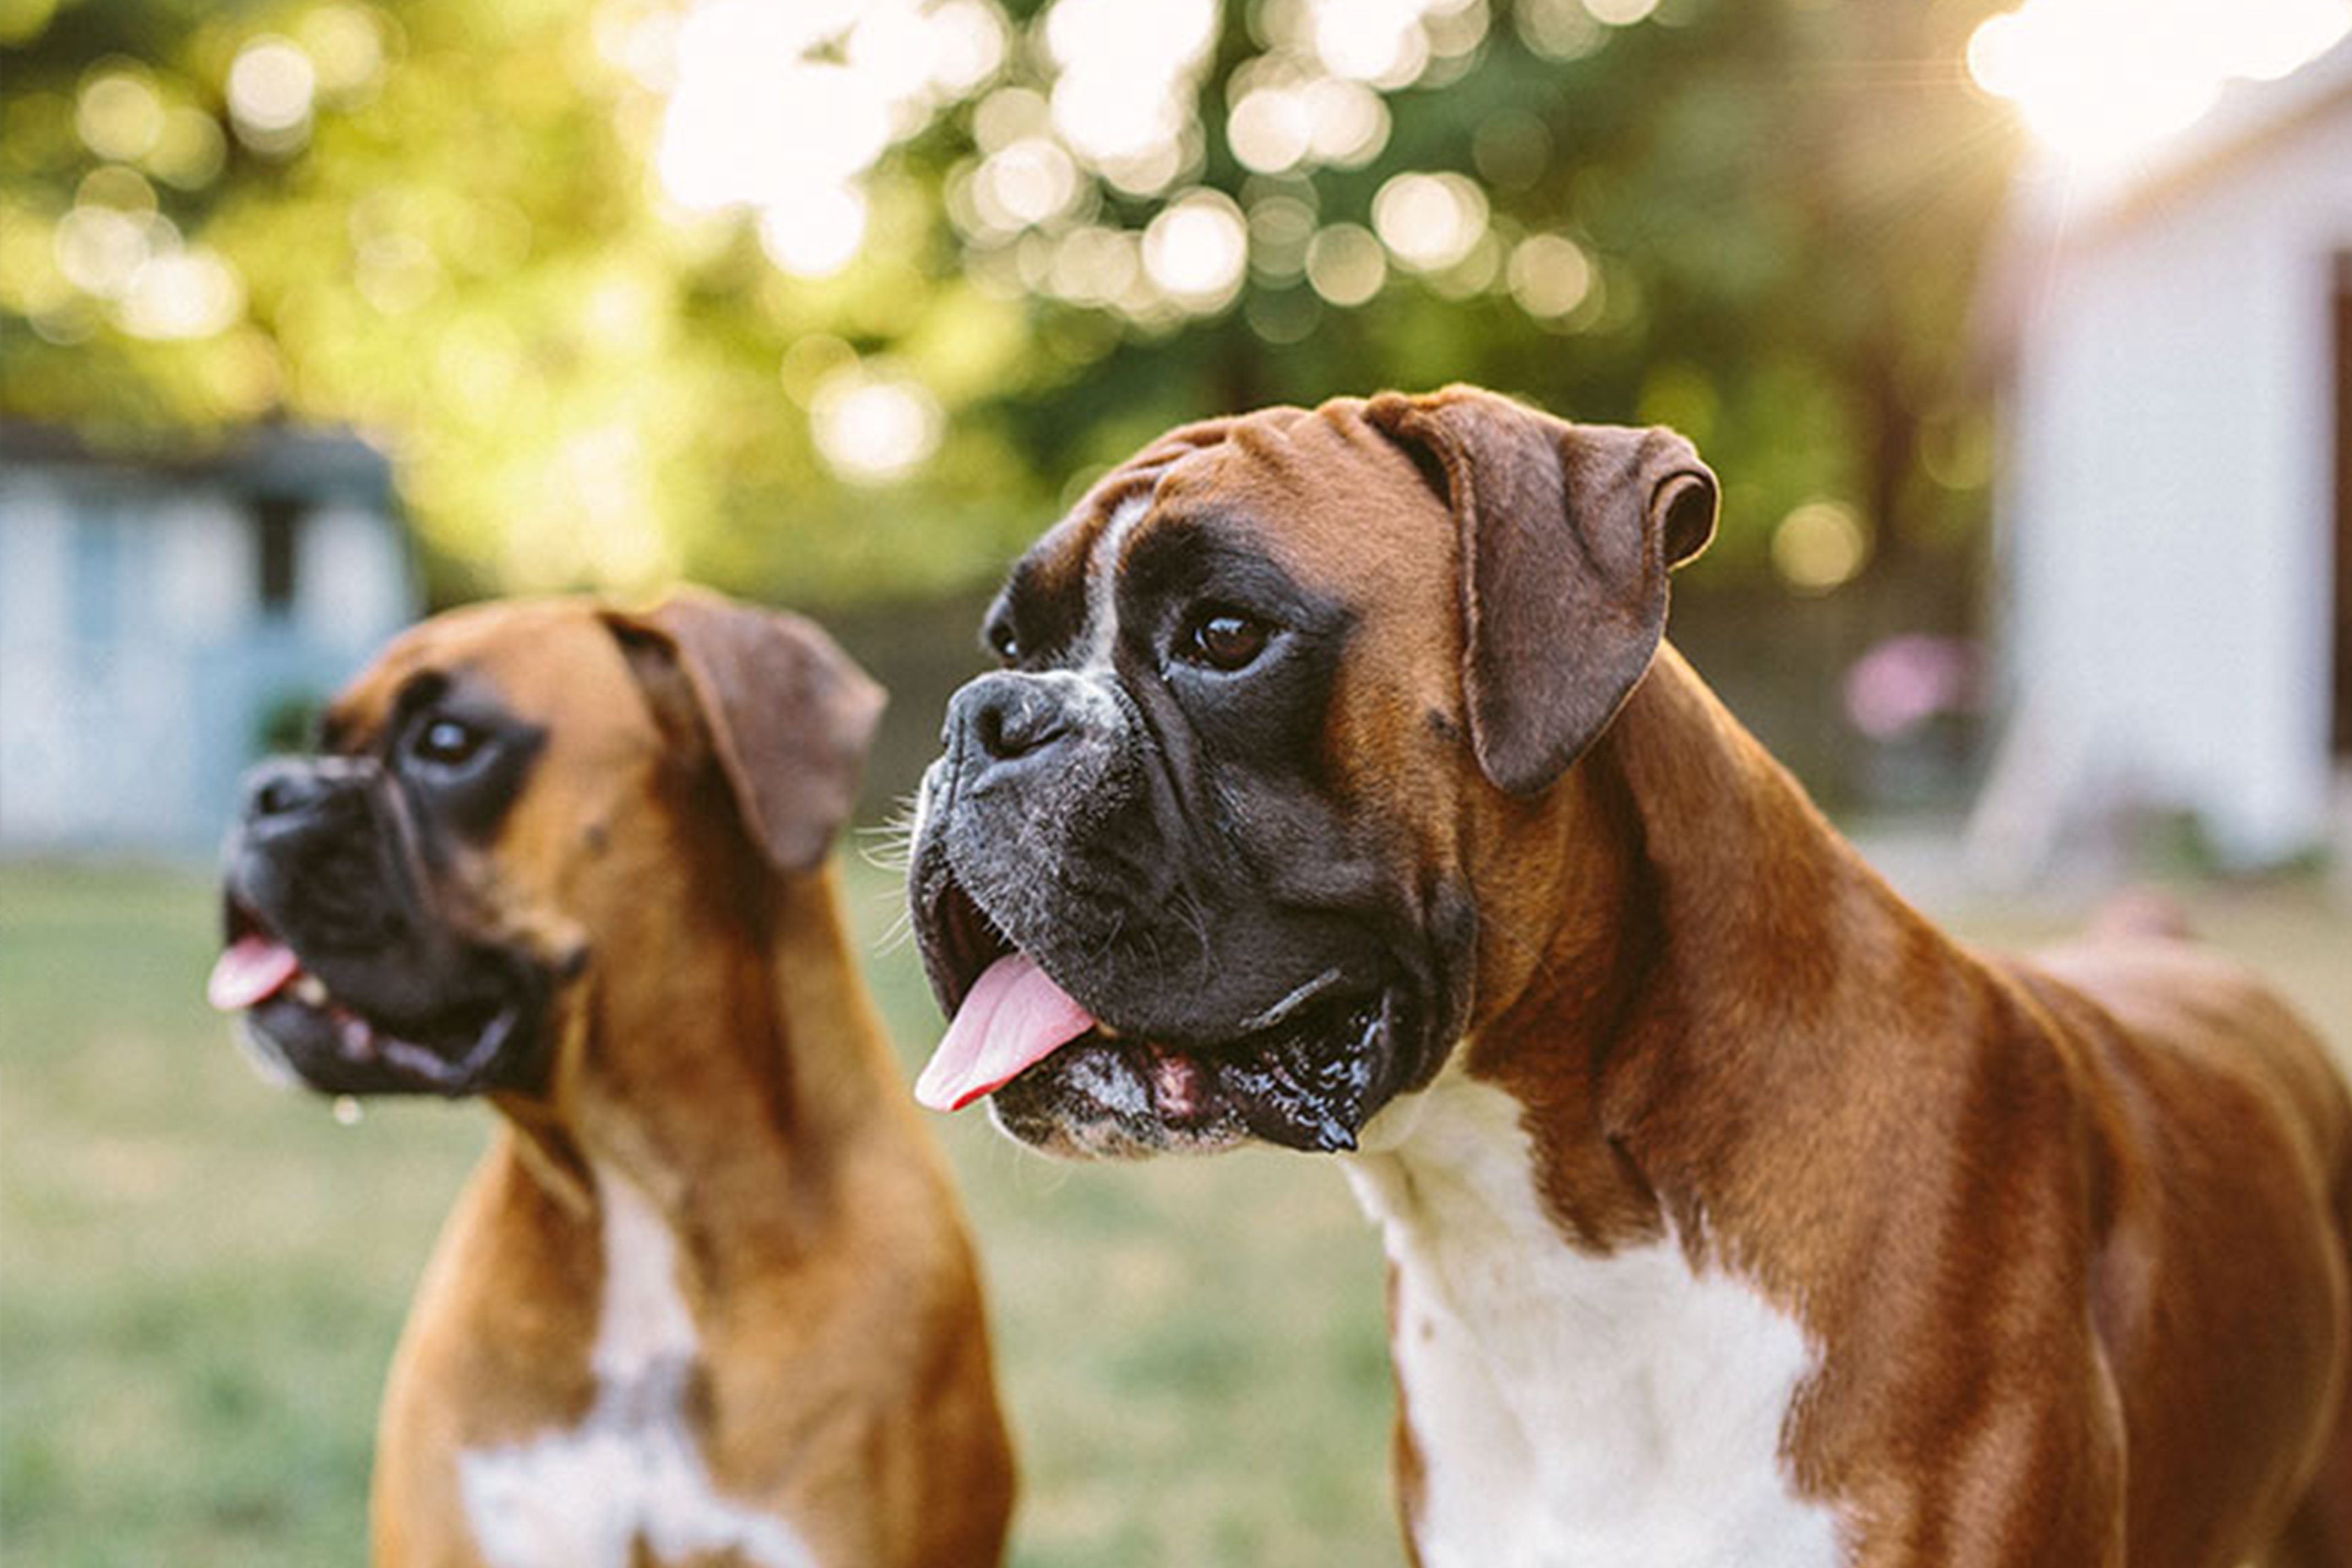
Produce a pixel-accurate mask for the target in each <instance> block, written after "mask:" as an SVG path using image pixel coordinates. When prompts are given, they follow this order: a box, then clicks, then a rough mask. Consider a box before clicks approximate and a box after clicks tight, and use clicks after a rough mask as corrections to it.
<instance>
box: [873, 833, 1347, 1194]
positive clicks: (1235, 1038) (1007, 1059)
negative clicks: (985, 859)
mask: <svg viewBox="0 0 2352 1568" xmlns="http://www.w3.org/2000/svg"><path fill="white" fill-rule="evenodd" d="M930 920H931V929H932V931H933V933H934V934H935V936H936V939H937V942H938V944H939V947H940V955H941V957H942V959H943V961H944V962H945V963H946V965H947V966H948V968H949V972H950V973H951V974H952V975H953V976H954V977H955V988H956V989H957V990H958V991H960V993H961V994H960V995H959V996H957V997H956V998H954V1017H953V1019H952V1020H951V1021H950V1024H949V1026H948V1032H947V1035H946V1037H944V1038H943V1039H942V1040H941V1041H940V1045H939V1047H938V1049H937V1050H935V1051H934V1052H933V1053H932V1056H931V1059H930V1062H929V1065H928V1066H927V1067H925V1068H924V1069H923V1072H922V1076H921V1077H920V1078H919V1079H918V1080H917V1082H916V1086H915V1096H916V1098H917V1099H918V1100H920V1101H921V1102H922V1103H923V1104H924V1105H926V1106H929V1108H931V1109H932V1110H959V1109H961V1108H962V1107H964V1106H966V1105H969V1104H971V1102H972V1101H973V1100H979V1099H982V1097H984V1096H988V1095H992V1094H995V1093H996V1092H997V1091H999V1090H1000V1089H1009V1090H1011V1091H1013V1095H1014V1096H1015V1097H1018V1096H1019V1095H1020V1094H1021V1092H1022V1091H1023V1090H1024V1088H1028V1087H1031V1086H1034V1085H1035V1083H1036V1080H1038V1079H1041V1078H1043V1077H1045V1076H1046V1075H1053V1076H1054V1077H1055V1079H1057V1080H1058V1081H1057V1082H1056V1084H1055V1089H1056V1091H1057V1092H1058V1093H1059V1094H1060V1095H1061V1096H1062V1097H1064V1098H1065V1099H1067V1098H1069V1097H1071V1096H1074V1095H1075V1096H1080V1097H1083V1098H1084V1099H1086V1100H1089V1101H1092V1102H1094V1103H1093V1109H1095V1110H1098V1111H1099V1112H1100V1113H1101V1114H1103V1115H1104V1116H1107V1117H1109V1118H1113V1119H1116V1120H1118V1121H1120V1122H1123V1123H1126V1124H1128V1125H1129V1127H1130V1128H1131V1129H1132V1128H1135V1127H1138V1126H1140V1125H1143V1124H1147V1123H1153V1124H1157V1127H1158V1128H1160V1129H1165V1130H1167V1131H1172V1132H1175V1133H1179V1134H1181V1135H1184V1136H1185V1137H1186V1138H1187V1140H1188V1141H1190V1142H1203V1143H1216V1142H1230V1141H1234V1140H1236V1139H1238V1138H1240V1137H1242V1136H1244V1135H1250V1136H1255V1137H1258V1138H1262V1139H1265V1140H1266V1141H1267V1142H1275V1143H1281V1144H1286V1145H1288V1146H1289V1147H1292V1148H1297V1149H1307V1150H1314V1151H1324V1152H1328V1151H1336V1150H1346V1149H1352V1148H1354V1147H1355V1146H1356V1131H1357V1130H1358V1129H1359V1128H1360V1126H1361V1125H1362V1123H1363V1120H1364V1118H1365V1116H1366V1115H1368V1114H1369V1112H1370V1109H1371V1107H1370V1104H1369V1098H1370V1092H1371V1088H1372V1083H1371V1080H1372V1078H1373V1068H1374V1064H1375V1063H1376V1062H1377V1061H1379V1060H1380V1059H1381V1055H1382V1053H1381V1052H1380V1051H1378V1050H1377V1049H1376V1048H1375V1047H1376V1045H1377V1043H1378V1037H1379V1036H1380V1034H1381V1031H1383V1030H1386V1029H1388V1028H1390V1027H1391V1025H1392V1023H1393V1019H1392V1016H1391V1014H1392V1010H1393V1006H1394V1002H1393V998H1392V997H1391V996H1389V995H1385V994H1370V995H1367V994H1363V993H1361V992H1360V991H1358V992H1353V993H1350V992H1349V991H1348V990H1347V989H1346V987H1345V986H1344V984H1343V983H1342V982H1341V979H1340V975H1339V972H1338V971H1337V970H1331V971H1327V972H1325V973H1319V974H1317V975H1315V976H1312V977H1310V978H1308V979H1307V980H1306V981H1304V982H1303V983H1302V984H1299V985H1298V986H1297V988H1296V989H1294V990H1293V991H1291V992H1290V993H1289V994H1287V995H1286V996H1284V997H1282V998H1281V999H1279V1000H1278V1001H1276V1002H1275V1003H1274V1004H1273V1005H1269V1006H1267V1007H1265V1008H1263V1009H1261V1010H1260V1011H1259V1012H1257V1013H1256V1014H1254V1015H1253V1016H1249V1017H1247V1018H1243V1019H1239V1020H1236V1022H1235V1024H1234V1026H1233V1028H1232V1030H1231V1031H1230V1033H1229V1034H1227V1035H1226V1036H1224V1037H1222V1038H1218V1039H1213V1040H1211V1039H1192V1038H1186V1039H1169V1038H1162V1037H1160V1036H1159V1035H1158V1034H1157V1033H1156V1032H1155V1031H1152V1030H1150V1028H1148V1027H1144V1028H1129V1029H1120V1028H1115V1027H1113V1026H1111V1025H1109V1024H1108V1023H1106V1022H1104V1021H1103V1020H1101V1019H1099V1018H1097V1016H1095V1013H1094V1011H1093V1010H1092V1009H1090V1008H1089V1007H1088V1006H1087V1005H1085V1004H1084V1003H1082V1002H1080V1001H1079V1000H1078V999H1077V998H1076V997H1075V996H1073V995H1072V994H1070V993H1069V992H1068V991H1066V990H1065V989H1064V988H1063V986H1062V985H1061V984H1060V983H1059V982H1057V981H1056V980H1055V979H1054V978H1053V977H1052V976H1051V975H1049V974H1047V973H1045V969H1044V968H1043V967H1041V966H1040V965H1039V964H1038V963H1037V962H1036V961H1035V960H1034V958H1032V957H1031V956H1030V955H1029V954H1027V953H1025V952H1022V951H1020V950H1019V949H1018V948H1017V947H1015V946H1014V945H1013V942H1012V941H1011V940H1010V939H1009V938H1008V937H1006V936H1005V935H1004V933H1003V931H1002V930H1000V929H999V928H998V927H997V925H996V923H995V922H994V921H992V920H991V919H990V918H989V917H988V916H987V915H986V914H985V913H984V912H983V911H982V910H981V909H980V908H979V906H978V905H977V904H976V903H974V902H973V901H972V900H971V897H970V895H968V894H967V893H965V892H964V891H963V889H961V887H959V886H958V885H957V884H956V883H955V882H954V880H953V879H951V878H950V879H944V880H943V883H942V885H941V887H940V890H939V892H938V895H937V897H936V899H935V900H934V902H933V904H932V907H931V910H930Z"/></svg>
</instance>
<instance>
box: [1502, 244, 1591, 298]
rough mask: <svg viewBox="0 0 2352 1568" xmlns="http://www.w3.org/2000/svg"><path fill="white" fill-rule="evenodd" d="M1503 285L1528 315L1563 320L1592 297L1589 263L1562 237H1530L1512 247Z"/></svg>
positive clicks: (1582, 254) (1581, 252)
mask: <svg viewBox="0 0 2352 1568" xmlns="http://www.w3.org/2000/svg"><path fill="white" fill-rule="evenodd" d="M1506 281H1507V283H1508V285H1509V287H1510V290H1511V298H1512V299H1514V300H1517V301H1518V302H1519V309H1520V310H1525V311H1526V312H1527V313H1528V315H1530V316H1538V317H1546V318H1553V317H1559V316H1565V315H1567V314H1568V313H1569V312H1570V311H1571V310H1575V309H1576V308H1577V307H1578V306H1579V305H1581V304H1583V303H1584V301H1585V300H1587V299H1588V298H1590V297H1591V293H1592V263H1591V260H1590V259H1588V258H1586V256H1585V254H1584V249H1583V247H1581V246H1580V245H1578V244H1577V243H1576V241H1574V240H1572V239H1570V238H1568V237H1566V236H1564V235H1558V234H1537V235H1529V236H1528V237H1527V238H1525V239H1523V240H1521V241H1519V243H1518V244H1517V246H1515V247H1512V250H1511V261H1510V268H1509V270H1508V272H1507V275H1506Z"/></svg>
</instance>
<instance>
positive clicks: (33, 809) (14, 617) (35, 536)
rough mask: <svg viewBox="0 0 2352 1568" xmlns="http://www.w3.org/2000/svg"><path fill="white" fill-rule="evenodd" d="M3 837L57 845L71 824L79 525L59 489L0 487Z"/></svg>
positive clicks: (21, 481)
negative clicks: (72, 629) (73, 608)
mask: <svg viewBox="0 0 2352 1568" xmlns="http://www.w3.org/2000/svg"><path fill="white" fill-rule="evenodd" d="M0 520H5V527H0V837H40V838H46V837H54V836H55V835H56V834H57V833H58V831H59V830H60V829H61V827H62V826H64V825H66V824H68V823H69V822H70V821H71V820H72V814H73V809H74V799H75V794H76V784H77V782H78V773H77V770H76V768H75V765H74V756H73V736H72V724H71V713H70V711H69V709H68V690H69V682H70V676H71V671H70V668H69V667H68V664H67V663H66V617H67V616H68V606H67V589H68V584H69V582H70V580H71V579H70V575H69V574H70V572H71V565H72V562H71V556H70V554H69V549H70V544H71V540H70V537H69V529H70V527H71V523H72V519H71V516H70V514H69V513H68V510H67V506H66V500H65V498H64V497H63V496H62V495H60V494H59V493H58V490H57V489H56V487H54V486H52V485H48V484H46V483H44V482H42V481H40V480H39V479H31V478H17V479H10V480H7V481H5V482H0Z"/></svg>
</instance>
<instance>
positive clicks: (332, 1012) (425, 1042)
mask: <svg viewBox="0 0 2352 1568" xmlns="http://www.w3.org/2000/svg"><path fill="white" fill-rule="evenodd" d="M228 923H229V928H230V935H231V939H232V940H235V938H236V936H237V935H239V934H241V932H242V931H246V930H248V929H250V928H251V927H252V925H253V924H254V923H255V917H253V916H252V915H251V913H250V911H247V910H241V909H239V908H237V907H236V906H235V905H234V904H233V905H232V906H231V908H230V910H229V920H228ZM493 968H494V972H495V973H496V975H497V981H496V984H493V985H490V986H488V987H480V988H477V989H476V990H475V992H474V994H469V995H467V996H466V997H464V998H463V999H459V1000H453V1001H452V1002H451V1004H450V1005H447V1006H446V1007H445V1008H441V1009H439V1010H436V1011H435V1012H432V1013H430V1014H428V1015H426V1016H420V1017H415V1018H400V1019H393V1018H390V1017H388V1016H384V1015H383V1014H382V1013H380V1012H378V1011H375V1010H373V1009H372V1008H370V1007H369V1006H368V1005H366V1004H365V1003H364V1002H362V1001H361V1000H360V999H358V998H356V997H354V996H351V995H348V994H337V993H334V992H331V991H330V990H329V989H328V988H327V986H326V984H325V983H324V982H323V981H321V980H320V978H319V977H318V976H317V975H316V974H315V973H311V972H310V970H309V969H308V968H307V967H305V968H303V969H302V970H300V971H299V972H298V973H296V974H295V976H294V977H293V978H292V979H291V980H289V982H288V983H286V984H284V985H282V986H281V987H280V988H278V990H277V991H276V992H274V993H273V994H270V995H268V996H266V997H264V998H262V999H260V1000H258V1001H257V1002H255V1003H254V1004H253V1005H250V1006H248V1007H246V1008H245V1009H243V1010H242V1011H241V1012H240V1013H239V1014H238V1015H237V1016H238V1033H239V1037H240V1038H241V1040H242V1041H243V1043H244V1045H245V1047H246V1048H247V1054H248V1055H249V1056H250V1057H251V1058H253V1060H254V1063H255V1065H256V1066H257V1068H259V1069H260V1070H261V1072H262V1073H263V1075H264V1076H265V1077H268V1078H271V1079H277V1080H278V1081H280V1082H284V1083H288V1084H290V1085H293V1086H297V1087H300V1088H304V1089H313V1090H316V1091H317V1092H319V1093H320V1094H332V1095H378V1094H404V1095H437V1096H440V1097H442V1098H445V1099H456V1098H459V1097H462V1096H467V1095H474V1094H480V1093H485V1092H488V1091H489V1090H492V1089H520V1090H531V1089H536V1088H538V1087H540V1084H539V1080H540V1079H541V1078H542V1077H543V1076H544V1075H543V1071H542V1068H543V1066H544V1060H543V1058H544V1054H545V1053H544V1050H543V1048H542V1047H543V1042H544V1039H545V1037H546V1034H547V1022H548V1012H549V1005H548V1004H549V990H550V987H549V986H548V984H546V981H545V978H544V976H543V975H542V974H541V973H540V972H539V970H538V969H537V967H536V966H534V965H531V964H530V963H526V962H524V961H521V960H520V959H517V958H513V957H511V956H500V957H499V959H497V960H496V962H495V963H494V965H493Z"/></svg>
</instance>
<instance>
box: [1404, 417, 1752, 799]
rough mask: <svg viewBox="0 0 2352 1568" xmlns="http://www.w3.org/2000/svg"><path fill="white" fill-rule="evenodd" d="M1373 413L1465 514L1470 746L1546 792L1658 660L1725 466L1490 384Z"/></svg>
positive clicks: (1525, 789)
mask: <svg viewBox="0 0 2352 1568" xmlns="http://www.w3.org/2000/svg"><path fill="white" fill-rule="evenodd" d="M1365 417H1366V419H1367V420H1369V421H1370V424H1371V425H1372V426H1373V427H1374V428H1376V429H1378V430H1380V431H1381V432H1382V433H1384V434H1385V435H1387V436H1388V437H1390V438H1391V439H1392V440H1394V441H1397V442H1399V443H1400V444H1401V445H1402V446H1403V447H1405V448H1406V449H1407V450H1408V452H1410V453H1412V455H1413V456H1414V458H1415V459H1416V460H1417V461H1420V462H1421V463H1422V465H1423V471H1424V472H1428V473H1430V475H1431V479H1432V481H1433V483H1435V484H1437V485H1438V487H1439V489H1440V491H1441V493H1442V494H1443V495H1444V497H1445V499H1446V501H1447V503H1448V505H1449V506H1450V507H1451V508H1452V509H1453V512H1454V524H1455V527H1456V528H1457V529H1458V530H1459V531H1460V536H1461V548H1462V614H1463V629H1464V641H1463V649H1464V651H1463V689H1464V698H1465V701H1466V703H1467V705H1468V709H1469V716H1470V736H1471V743H1472V745H1473V747H1474V748H1475V752H1476V754H1477V758H1478V765H1479V767H1480V768H1481V769H1482V770H1483V771H1484V772H1485V773H1486V776H1487V778H1489V779H1491V780H1492V781H1493V782H1494V783H1495V784H1496V785H1497V786H1499V787H1500V788H1502V789H1504V790H1506V791H1507V792H1508V793H1510V794H1512V795H1534V794H1536V793H1538V792H1539V791H1541V790H1543V789H1544V788H1546V787H1547V786H1549V784H1551V783H1552V782H1553V781H1554V780H1556V779H1558V778H1559V776H1560V774H1561V773H1565V772H1567V770H1568V768H1569V765H1570V763H1573V762H1575V761H1576V759H1577V757H1578V756H1579V755H1580V754H1581V753H1582V752H1583V751H1584V749H1585V748H1586V747H1587V746H1589V745H1591V743H1592V742H1593V740H1594V739H1595V738H1596V737H1597V736H1599V735H1600V733H1601V731H1602V730H1604V729H1606V728H1607V727H1608V725H1609V721H1610V720H1611V719H1612V718H1613V717H1615V715H1616V712H1617V710H1618V708H1619V707H1620V706H1621V705H1622V703H1623V702H1624V700H1625V699H1626V697H1627V696H1628V695H1629V694H1631V693H1632V691H1633V688H1634V686H1635V685H1636V684H1638V683H1639V682H1640V680H1641V679H1642V676H1643V672H1644V671H1646V670H1647V669H1648V668H1649V667H1650V658H1651V656H1652V655H1654V653H1655V652H1656V651H1657V647H1658V639H1659V638H1660V637H1661V636H1663V635H1664V629H1665V623H1666V574H1668V573H1669V572H1671V571H1672V570H1673V569H1674V568H1675V567H1676V566H1679V565H1681V564H1682V563H1684V562H1685V561H1687V560H1689V559H1690V558H1691V557H1692V556H1694V555H1696V554H1697V553H1698V552H1700V551H1701V550H1703V549H1705V548H1706V542H1707V541H1708V540H1709V539H1711V538H1713V537H1714V534H1715V516H1716V482H1715V475H1714V474H1713V473H1712V472H1710V471H1709V470H1708V468H1707V467H1706V464H1705V463H1703V462H1701V461H1700V460H1699V456H1698V452H1697V450H1696V448H1695V447H1692V446H1691V444H1690V443H1689V442H1688V441H1686V440H1685V439H1684V438H1683V437H1680V436H1678V435H1676V434H1675V433H1674V432H1673V431H1671V430H1666V429H1663V428H1651V429H1643V430H1634V429H1625V428H1622V427H1619V426H1607V425H1571V424H1570V423H1568V422H1567V421H1565V420H1561V419H1556V418H1554V417H1552V416H1550V415H1549V414H1543V413H1539V412H1538V411H1537V410H1535V409H1532V408H1528V407H1527V406H1526V405H1522V404H1518V403H1515V402H1513V401H1511V400H1510V399H1509V398H1507V397H1499V396H1496V395H1495V394H1493V393H1490V392H1482V391H1479V390H1478V389H1476V388H1475V387H1466V386H1454V387H1448V388H1446V389H1445V390H1444V391H1443V392H1435V393H1431V394H1429V395H1425V396H1418V397H1413V396H1406V395H1402V394H1400V393H1383V394H1381V395H1380V396H1378V397H1375V398H1373V399H1372V400H1371V401H1370V403H1369V404H1368V405H1366V406H1365Z"/></svg>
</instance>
